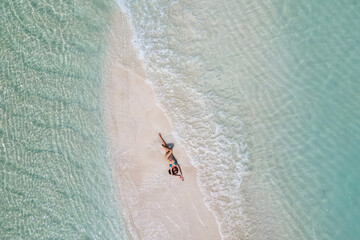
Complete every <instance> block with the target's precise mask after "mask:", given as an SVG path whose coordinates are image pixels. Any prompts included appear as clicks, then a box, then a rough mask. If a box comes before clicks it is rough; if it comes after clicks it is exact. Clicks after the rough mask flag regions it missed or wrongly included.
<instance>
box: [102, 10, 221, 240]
mask: <svg viewBox="0 0 360 240" xmlns="http://www.w3.org/2000/svg"><path fill="white" fill-rule="evenodd" d="M131 36H132V33H131V30H130V28H129V23H128V19H127V17H126V15H124V14H122V13H121V12H120V11H117V12H116V13H115V17H114V21H113V26H112V31H111V34H110V38H109V43H110V49H109V53H108V64H107V66H109V68H108V72H107V79H106V81H105V84H104V99H105V110H106V111H105V112H106V116H107V118H106V125H107V128H108V129H107V130H108V136H109V141H110V145H111V157H112V167H113V173H114V180H115V182H116V183H115V187H116V192H117V193H118V194H117V197H118V201H119V206H120V208H121V213H122V215H123V216H124V218H125V223H126V229H127V230H126V231H127V233H128V237H129V239H173V238H176V239H221V237H220V234H219V229H218V224H217V222H216V220H215V217H214V215H213V214H212V213H211V212H210V211H209V210H208V208H207V207H206V206H205V205H204V201H203V197H202V195H201V192H200V189H199V186H198V183H197V177H196V169H195V168H194V167H193V166H192V165H191V163H190V160H189V158H188V157H187V156H186V153H185V150H184V149H183V148H182V147H181V146H180V145H179V144H177V143H176V142H174V138H173V136H172V128H171V124H170V122H169V120H168V118H167V117H166V116H165V114H164V112H163V111H162V110H161V109H160V108H159V106H158V105H157V104H156V99H155V97H154V93H153V91H152V88H151V86H150V85H149V84H147V83H146V81H145V79H146V75H145V70H144V68H143V66H142V63H141V61H140V60H139V59H138V57H137V52H136V50H135V48H134V47H133V45H132V41H131ZM159 132H161V133H162V134H163V137H164V139H165V141H167V142H168V143H174V144H175V146H174V155H175V157H176V158H177V159H178V162H179V164H180V165H181V167H182V170H183V174H184V178H185V181H184V182H182V181H181V180H180V179H179V178H178V177H174V176H170V175H169V174H168V162H167V160H165V158H164V154H165V152H164V151H163V149H162V147H161V141H160V139H159V136H158V133H159Z"/></svg>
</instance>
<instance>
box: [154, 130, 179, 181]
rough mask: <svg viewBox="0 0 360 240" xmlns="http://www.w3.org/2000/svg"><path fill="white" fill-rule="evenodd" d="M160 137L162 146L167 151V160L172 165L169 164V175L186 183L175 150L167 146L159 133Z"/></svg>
mask: <svg viewBox="0 0 360 240" xmlns="http://www.w3.org/2000/svg"><path fill="white" fill-rule="evenodd" d="M159 137H160V139H161V142H162V146H163V148H164V149H165V151H166V153H165V159H166V160H168V161H169V163H170V164H169V167H170V169H169V174H171V175H174V176H179V177H180V179H181V180H183V181H184V177H183V175H182V172H181V168H180V165H179V164H178V163H177V161H176V158H175V157H174V154H173V150H172V149H171V148H169V147H168V145H167V144H166V142H165V141H164V139H163V138H162V136H161V134H160V133H159ZM178 173H179V174H178Z"/></svg>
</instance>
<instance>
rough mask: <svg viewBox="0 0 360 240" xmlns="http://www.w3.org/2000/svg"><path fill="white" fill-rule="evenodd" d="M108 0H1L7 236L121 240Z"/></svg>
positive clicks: (0, 118)
mask: <svg viewBox="0 0 360 240" xmlns="http://www.w3.org/2000/svg"><path fill="white" fill-rule="evenodd" d="M112 7H113V3H112V2H111V1H110V2H109V1H82V2H79V1H75V2H74V1H61V4H59V2H58V1H11V0H9V1H1V3H0V19H1V20H0V46H1V47H0V195H1V199H0V219H1V221H0V233H1V234H0V235H1V237H0V238H1V239H121V238H123V237H124V231H123V229H124V228H123V227H122V220H121V216H120V215H119V214H118V212H117V211H116V203H115V200H114V197H113V190H112V177H111V174H110V169H109V164H108V151H107V145H106V140H105V139H106V138H105V131H104V126H103V118H102V107H101V83H102V79H103V69H104V52H105V49H106V42H105V41H104V38H105V36H106V33H107V32H106V31H107V29H108V24H109V21H110V17H111V8H112Z"/></svg>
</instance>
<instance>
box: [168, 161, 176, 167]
mask: <svg viewBox="0 0 360 240" xmlns="http://www.w3.org/2000/svg"><path fill="white" fill-rule="evenodd" d="M173 164H174V166H176V165H177V163H176V162H174V163H170V164H169V166H170V167H171V168H172V165H173Z"/></svg>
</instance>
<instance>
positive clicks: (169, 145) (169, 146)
mask: <svg viewBox="0 0 360 240" xmlns="http://www.w3.org/2000/svg"><path fill="white" fill-rule="evenodd" d="M166 146H167V147H168V148H170V149H171V150H172V149H173V148H174V146H175V144H173V143H167V144H166Z"/></svg>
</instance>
